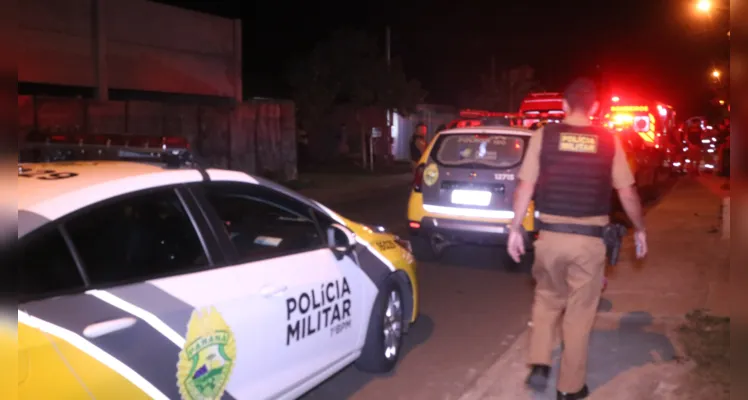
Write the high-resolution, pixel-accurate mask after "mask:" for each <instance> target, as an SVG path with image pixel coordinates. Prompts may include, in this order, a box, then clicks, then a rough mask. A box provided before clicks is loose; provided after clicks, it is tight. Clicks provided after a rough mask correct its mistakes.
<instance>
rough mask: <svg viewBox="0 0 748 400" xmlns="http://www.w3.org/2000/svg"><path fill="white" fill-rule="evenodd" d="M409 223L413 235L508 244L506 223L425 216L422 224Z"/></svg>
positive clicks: (464, 241)
mask: <svg viewBox="0 0 748 400" xmlns="http://www.w3.org/2000/svg"><path fill="white" fill-rule="evenodd" d="M414 225H416V224H414V223H411V224H410V225H409V229H410V234H411V236H417V237H424V238H430V237H432V236H436V235H438V236H440V237H441V238H442V239H443V240H447V241H449V242H462V243H471V244H486V245H503V244H506V240H507V236H508V232H509V231H508V229H507V224H505V223H496V222H476V221H463V220H455V219H446V218H434V217H424V218H423V219H422V220H421V221H420V226H418V227H415V226H414Z"/></svg>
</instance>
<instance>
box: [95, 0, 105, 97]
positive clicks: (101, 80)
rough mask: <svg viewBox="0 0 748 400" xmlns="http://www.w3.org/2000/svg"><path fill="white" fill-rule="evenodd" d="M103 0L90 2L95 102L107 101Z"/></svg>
mask: <svg viewBox="0 0 748 400" xmlns="http://www.w3.org/2000/svg"><path fill="white" fill-rule="evenodd" d="M104 23H105V21H104V0H94V1H92V2H91V27H92V28H93V29H91V31H92V34H93V37H92V39H93V40H91V45H92V48H91V55H92V57H91V59H92V61H93V70H94V82H96V92H95V96H96V100H101V101H106V100H109V74H108V70H107V68H108V67H107V62H106V50H107V38H106V28H105V26H104Z"/></svg>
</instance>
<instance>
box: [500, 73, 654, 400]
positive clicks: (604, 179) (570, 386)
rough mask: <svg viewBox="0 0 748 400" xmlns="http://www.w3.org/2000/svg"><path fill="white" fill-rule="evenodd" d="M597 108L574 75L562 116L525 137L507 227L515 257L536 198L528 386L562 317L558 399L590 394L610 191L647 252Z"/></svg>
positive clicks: (543, 370) (629, 186)
mask: <svg viewBox="0 0 748 400" xmlns="http://www.w3.org/2000/svg"><path fill="white" fill-rule="evenodd" d="M598 107H599V103H598V101H597V96H596V89H595V85H594V83H593V82H592V81H590V80H588V79H578V80H575V81H574V82H572V83H571V84H570V85H569V87H568V88H567V89H566V91H565V93H564V111H565V112H566V118H565V119H564V121H563V122H562V123H560V124H548V125H546V126H544V127H542V128H541V129H539V130H537V131H536V132H535V133H534V134H533V136H532V137H531V138H530V142H529V144H528V149H527V155H526V157H525V160H524V162H523V165H522V167H521V168H520V171H519V174H518V178H519V180H520V182H519V185H518V187H517V189H516V191H515V198H514V215H515V217H514V220H513V221H512V224H511V225H510V227H509V231H510V232H509V242H508V245H507V250H508V252H509V255H510V256H511V257H512V258H513V259H514V260H515V261H516V262H519V260H520V257H521V256H522V255H523V254H524V253H525V244H524V242H523V236H524V235H523V233H522V231H521V229H522V228H521V226H522V225H521V224H522V220H523V218H524V216H525V214H526V212H527V207H528V205H529V203H530V200H531V199H532V198H533V196H535V208H536V210H537V211H538V212H539V213H540V214H539V216H538V219H539V221H540V222H539V224H538V228H539V231H540V232H539V236H538V239H537V241H536V242H535V263H534V265H533V276H534V278H535V280H536V287H535V300H534V303H533V307H532V328H531V335H530V349H529V364H530V368H531V370H530V375H529V376H528V378H527V384H528V385H529V386H530V387H531V388H533V389H535V390H538V391H544V390H545V388H546V386H547V384H548V379H549V374H550V364H551V353H552V351H553V347H554V334H555V332H557V330H556V328H557V324H558V323H559V322H560V323H561V324H562V326H561V328H562V329H561V332H562V341H563V354H562V356H561V368H560V371H559V374H558V380H557V386H556V388H557V392H558V396H557V398H558V399H583V398H585V397H587V396H588V394H589V393H588V392H589V391H588V389H587V385H586V384H585V380H586V374H587V347H588V343H589V337H590V333H591V331H592V326H593V322H594V320H595V314H596V311H597V307H598V303H599V301H600V294H601V291H602V285H603V282H604V280H603V272H604V268H605V258H606V245H605V244H604V242H603V240H602V237H603V233H602V232H603V230H604V227H606V226H608V225H609V223H610V220H609V213H610V205H611V194H612V191H613V189H615V190H616V191H617V192H618V196H619V198H620V199H621V203H622V205H623V208H624V210H625V211H626V214H627V215H628V216H629V218H630V219H631V221H632V222H633V224H634V227H635V233H634V238H635V240H636V244H637V257H644V255H645V254H646V252H647V244H646V235H645V233H644V220H643V218H642V212H641V203H640V201H639V196H638V195H637V193H636V189H635V188H634V186H633V185H634V177H633V176H632V174H631V171H630V170H629V167H628V165H627V163H626V155H625V154H624V152H623V149H622V147H621V144H620V142H619V141H618V139H617V137H616V136H615V135H613V134H611V133H610V131H607V130H605V129H604V128H602V127H594V126H592V125H591V124H590V118H589V116H590V115H594V114H595V113H596V112H597V110H598ZM536 193H537V194H536Z"/></svg>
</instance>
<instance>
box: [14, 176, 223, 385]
mask: <svg viewBox="0 0 748 400" xmlns="http://www.w3.org/2000/svg"><path fill="white" fill-rule="evenodd" d="M190 205H194V203H193V202H192V201H189V200H185V196H184V192H182V191H179V190H177V191H175V189H174V188H160V189H149V190H146V191H144V192H136V193H130V194H127V195H125V196H122V197H118V198H113V199H108V200H106V201H103V202H101V203H97V204H94V205H92V206H89V207H87V208H86V209H82V210H77V211H75V212H74V213H73V214H72V215H70V216H66V217H63V218H62V219H61V220H59V221H53V222H49V223H47V224H46V225H45V226H43V227H40V228H38V229H36V230H35V231H33V232H31V233H29V234H28V235H27V236H25V237H23V238H19V242H20V243H21V251H22V253H23V255H22V263H23V266H22V268H20V269H19V271H22V272H21V279H20V282H21V290H20V292H21V294H22V296H23V297H25V298H26V299H25V300H22V303H21V304H19V307H18V309H19V313H18V318H19V324H20V323H22V324H24V325H25V327H28V328H30V329H26V328H24V331H25V333H26V334H27V336H26V338H27V339H30V338H33V337H36V339H37V340H36V341H35V346H38V348H37V347H31V348H30V349H29V351H28V352H27V354H26V355H24V356H23V358H24V362H26V363H27V364H28V365H27V369H26V375H27V377H26V378H27V379H28V380H29V384H28V385H27V387H28V390H29V391H28V392H26V393H27V395H28V398H82V397H86V398H87V397H94V398H113V397H117V398H127V399H138V398H154V399H167V398H170V399H174V398H180V392H182V393H184V391H185V390H186V391H194V390H201V389H200V387H202V389H204V390H207V392H203V393H204V395H205V396H207V397H212V396H215V395H216V393H217V391H222V390H223V389H224V388H225V387H226V384H227V383H228V380H229V379H230V377H231V374H230V371H231V365H232V363H234V362H235V361H236V357H235V352H234V349H233V345H231V343H234V340H235V337H234V336H233V335H231V334H218V335H216V332H230V330H231V327H230V325H231V318H230V317H231V316H230V315H226V314H224V315H223V317H221V316H220V312H223V311H225V310H228V311H230V310H231V305H232V303H233V299H232V298H231V296H230V295H231V294H233V293H236V292H237V290H236V287H237V286H238V285H237V283H236V282H235V281H234V280H233V279H228V278H227V274H228V273H230V272H231V271H230V270H229V269H228V268H220V267H221V266H223V265H222V264H221V258H222V254H221V252H220V251H218V249H217V243H216V242H215V238H214V237H213V236H212V235H210V234H208V235H205V233H206V232H207V233H209V232H210V230H209V229H208V226H207V224H206V222H205V220H204V219H200V218H198V216H197V215H195V214H192V213H190V211H189V209H190ZM24 215H26V214H24ZM27 216H28V217H29V218H32V217H33V218H35V219H36V220H38V219H39V218H41V216H39V215H36V214H31V213H29V214H28V215H27ZM19 217H22V218H19V220H21V219H24V218H25V217H24V216H22V213H21V212H19ZM206 250H207V251H206ZM196 310H200V311H201V312H200V313H199V314H196V313H195V312H194V311H196ZM206 310H218V311H219V312H211V311H209V312H207V313H203V311H206ZM224 317H225V319H224ZM34 330H36V331H38V332H44V333H45V335H42V334H38V335H33V332H34ZM47 334H48V335H47ZM43 338H45V339H46V341H43V340H41V339H43ZM202 338H213V339H216V341H214V342H211V343H210V344H209V345H208V346H204V348H203V350H199V351H195V352H193V353H192V354H190V355H189V356H188V355H187V353H186V351H185V350H184V349H185V345H189V343H193V342H195V341H196V340H197V339H202ZM224 338H225V339H227V342H226V343H223V342H222V339H224ZM198 341H199V340H198ZM37 350H40V351H42V352H43V354H41V353H40V352H39V351H37ZM211 351H214V352H213V353H211ZM219 353H220V354H223V356H216V357H213V359H212V360H211V362H207V361H206V358H207V356H210V355H215V354H219ZM55 356H56V357H55ZM194 365H196V366H197V368H198V370H197V371H193V373H190V371H191V369H192V367H193V366H194ZM65 369H69V371H65ZM203 369H206V370H207V371H208V372H212V373H213V375H211V374H210V373H208V374H203V375H209V376H214V377H215V379H214V380H213V381H212V383H213V384H212V385H211V387H210V388H208V387H207V386H204V385H199V383H200V381H201V379H200V373H201V371H202V370H203ZM216 375H217V376H216ZM203 381H204V380H203ZM76 387H77V389H74V388H76ZM146 396H147V397H146ZM224 398H232V397H231V394H230V393H226V395H225V396H224Z"/></svg>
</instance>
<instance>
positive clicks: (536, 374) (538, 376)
mask: <svg viewBox="0 0 748 400" xmlns="http://www.w3.org/2000/svg"><path fill="white" fill-rule="evenodd" d="M550 375H551V367H550V366H549V365H540V364H533V365H531V366H530V375H528V376H527V381H525V383H526V384H527V386H529V387H530V388H531V389H532V390H535V391H536V392H545V389H546V388H547V387H548V377H549V376H550Z"/></svg>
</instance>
